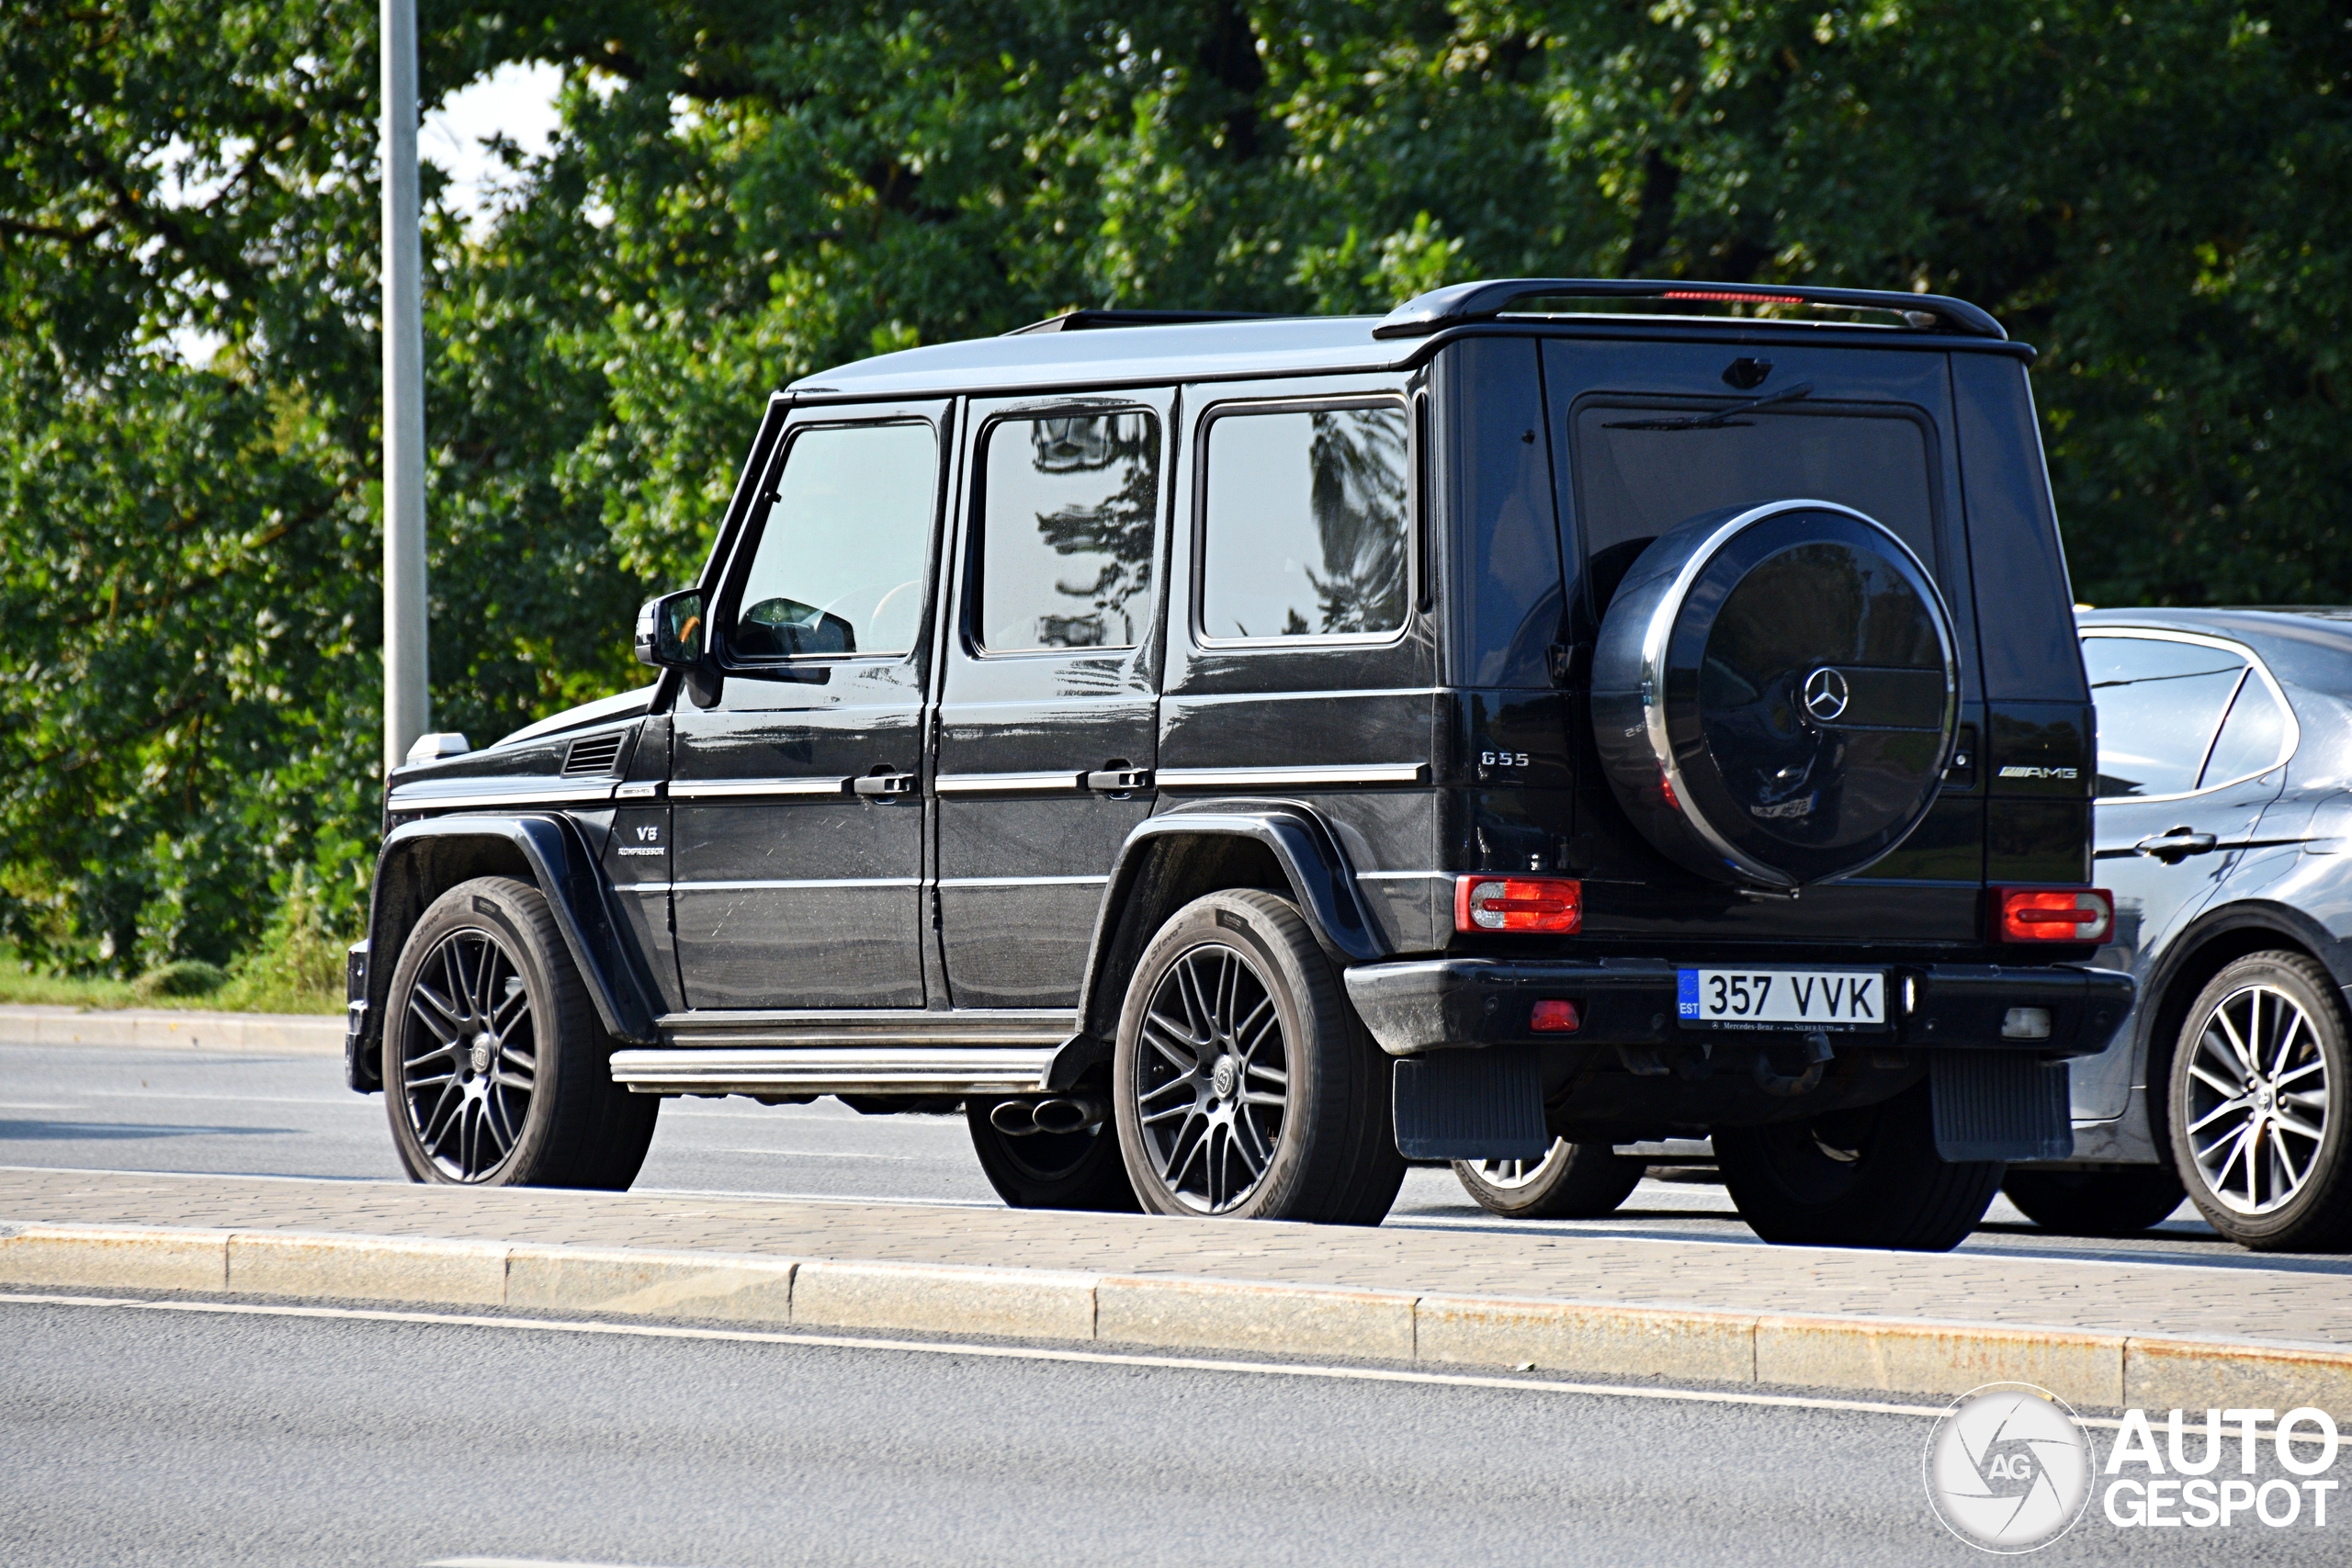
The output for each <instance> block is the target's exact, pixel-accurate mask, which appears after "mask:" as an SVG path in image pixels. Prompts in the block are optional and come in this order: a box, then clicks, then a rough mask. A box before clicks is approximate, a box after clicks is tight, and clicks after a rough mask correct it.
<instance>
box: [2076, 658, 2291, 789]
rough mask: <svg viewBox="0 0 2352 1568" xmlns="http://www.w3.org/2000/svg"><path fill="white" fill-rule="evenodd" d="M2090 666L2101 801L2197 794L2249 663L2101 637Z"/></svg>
mask: <svg viewBox="0 0 2352 1568" xmlns="http://www.w3.org/2000/svg"><path fill="white" fill-rule="evenodd" d="M2083 664H2084V667H2085V668H2086V669H2087V670H2088V671H2089V672H2090V678H2091V700H2092V701H2093V702H2095V703H2097V704H2098V793H2099V795H2100V796H2101V798H2111V797H2115V796H2131V795H2186V794H2188V792H2189V791H2190V790H2192V789H2195V788H2196V787H2197V776H2198V774H2199V772H2200V771H2201V770H2202V769H2203V768H2204V765H2205V754H2206V753H2207V752H2208V751H2209V750H2211V749H2212V744H2213V732H2214V731H2215V730H2216V729H2218V728H2221V724H2222V714H2223V713H2225V712H2227V711H2228V709H2229V705H2230V699H2231V698H2232V697H2233V696H2235V695H2236V694H2237V689H2238V682H2241V681H2243V680H2244V679H2245V674H2246V662H2245V660H2244V659H2241V658H2240V657H2238V656H2237V655H2236V654H2234V653H2231V652H2229V651H2227V650H2226V649H2218V648H2207V647H2204V646H2203V645H2201V644H2199V643H2190V642H2160V641H2158V640H2156V639H2155V638H2153V637H2086V638H2084V639H2083ZM2256 683H2257V684H2258V683H2259V682H2256Z"/></svg>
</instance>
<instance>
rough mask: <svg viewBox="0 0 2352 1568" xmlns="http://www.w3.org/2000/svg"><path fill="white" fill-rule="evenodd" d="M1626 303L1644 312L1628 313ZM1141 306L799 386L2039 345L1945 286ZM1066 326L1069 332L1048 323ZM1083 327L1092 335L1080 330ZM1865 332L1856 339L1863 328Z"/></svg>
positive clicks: (934, 349) (913, 391)
mask: <svg viewBox="0 0 2352 1568" xmlns="http://www.w3.org/2000/svg"><path fill="white" fill-rule="evenodd" d="M1587 299H1589V300H1593V301H1596V302H1600V301H1611V302H1614V303H1615V304H1616V305H1617V306H1619V307H1620V308H1619V309H1616V310H1608V309H1605V308H1601V309H1596V310H1593V311H1592V312H1591V313H1585V312H1582V311H1577V310H1569V311H1559V310H1541V311H1532V312H1529V313H1524V314H1509V315H1506V313H1505V312H1506V311H1507V310H1509V309H1510V307H1511V306H1513V305H1516V304H1519V303H1521V302H1522V301H1529V300H1567V301H1577V300H1587ZM1678 301H1690V302H1692V303H1694V304H1703V305H1706V306H1710V307H1718V308H1720V307H1724V306H1726V305H1729V306H1742V305H1747V306H1751V307H1752V308H1757V309H1782V308H1787V307H1792V306H1794V307H1804V308H1812V309H1816V310H1830V311H1844V312H1848V313H1854V312H1860V313H1862V314H1865V315H1874V316H1883V317H1885V318H1887V319H1888V321H1891V322H1894V323H1896V324H1893V325H1875V324H1862V323H1860V322H1855V321H1810V320H1786V319H1773V318H1768V317H1754V316H1746V317H1742V316H1724V315H1721V314H1693V313H1691V312H1690V311H1689V310H1687V309H1686V310H1682V311H1678V310H1676V309H1675V306H1676V303H1677V302H1678ZM1624 307H1637V308H1638V309H1639V310H1640V312H1641V313H1639V314H1629V313H1627V311H1626V310H1625V309H1623V308H1624ZM1147 314H1148V313H1147V312H1141V311H1073V312H1071V313H1070V315H1069V316H1067V317H1062V318H1057V320H1056V321H1052V322H1039V323H1037V326H1036V327H1035V328H1023V329H1021V330H1019V331H1017V332H1013V333H1007V334H1006V335H1004V336H1002V337H988V338H972V339H967V340H966V341H964V342H961V343H944V344H932V345H929V346H926V347H922V348H910V349H905V350H902V351H900V352H899V353H897V354H885V355H878V356H876V357H875V358H872V359H861V360H857V361H855V362H854V363H852V364H848V365H842V366H838V367H834V368H832V369H830V370H823V371H820V372H818V373H817V374H815V375H812V376H805V377H802V378H800V379H799V380H797V381H794V382H793V383H791V385H790V386H789V387H788V388H787V389H786V390H789V391H792V392H795V393H816V394H824V393H837V394H842V395H854V396H860V397H874V396H892V395H897V396H906V397H936V396H944V395H946V394H948V393H952V392H958V391H967V390H969V389H973V388H975V387H988V388H990V389H1003V390H1006V391H1019V390H1023V389H1040V390H1042V389H1047V388H1057V387H1061V388H1068V387H1084V386H1117V385H1122V384H1129V385H1132V384H1138V383H1140V384H1152V383H1160V384H1164V383H1167V382H1169V381H1172V380H1186V381H1196V380H1235V379H1247V378H1255V377H1272V376H1295V375H1301V374H1308V375H1312V374H1317V373H1321V374H1338V373H1343V372H1347V371H1375V372H1376V371H1397V370H1403V369H1407V368H1409V367H1411V366H1413V365H1414V364H1416V363H1418V362H1419V360H1420V359H1422V358H1423V357H1424V356H1425V355H1427V354H1428V353H1429V351H1430V347H1431V346H1432V344H1433V342H1434V341H1435V337H1436V334H1440V333H1445V332H1448V331H1451V330H1453V329H1457V328H1465V327H1469V328H1475V327H1478V326H1481V325H1489V324H1491V323H1493V322H1495V321H1498V320H1502V321H1509V322H1510V325H1511V326H1512V327H1513V328H1514V329H1516V330H1519V331H1526V330H1528V329H1529V328H1531V327H1540V328H1544V329H1547V330H1551V331H1562V330H1576V331H1584V332H1605V333H1611V334H1616V333H1625V332H1627V331H1634V332H1639V333H1642V334H1644V335H1645V336H1649V335H1657V334H1659V333H1671V334H1674V335H1678V336H1681V335H1690V336H1699V337H1711V338H1720V337H1724V336H1725V335H1727V334H1728V335H1730V336H1732V337H1734V338H1736V339H1738V340H1743V341H1752V340H1754V339H1756V338H1758V337H1759V336H1776V337H1781V338H1786V337H1787V336H1788V335H1790V334H1792V333H1804V334H1808V335H1809V334H1815V333H1824V332H1831V333H1840V334H1843V335H1844V337H1845V340H1846V341H1848V342H1858V343H1871V344H1873V345H1874V346H1898V345H1899V346H1905V347H1912V346H1917V347H1933V348H1937V349H1951V348H1992V349H1997V350H2001V351H2006V352H2009V353H2016V354H2029V355H2030V352H2031V351H2030V350H2028V349H2025V348H2024V346H2023V345H2022V344H2012V343H2009V342H2007V340H2006V338H2005V337H2004V336H2003V334H2002V332H2001V329H2000V326H1999V324H1998V323H1997V322H1996V321H1994V320H1993V319H1992V318H1991V317H1990V316H1987V315H1986V314H1985V312H1984V311H1982V310H1978V309H1976V308H1975V307H1974V306H1973V305H1969V304H1966V303H1965V302H1963V301H1961V300H1957V299H1943V298H1941V297H1939V296H1936V295H1914V294H1893V293H1883V292H1873V291H1871V290H1865V289H1843V288H1800V287H1795V286H1789V287H1786V288H1783V287H1780V286H1774V287H1771V288H1764V287H1758V286H1752V285H1741V284H1705V285H1697V286H1693V285H1683V284H1672V283H1649V282H1641V281H1629V280H1623V279H1574V278H1567V279H1561V278H1521V279H1507V280H1502V281H1498V282H1484V283H1476V284H1453V285H1449V286H1447V287H1446V288H1440V289H1434V290H1431V291H1430V293H1427V294H1424V295H1421V296H1420V297H1419V298H1418V299H1410V300H1408V301H1406V302H1405V303H1404V304H1402V305H1399V306H1397V309H1396V310H1392V311H1390V312H1389V313H1388V314H1387V315H1385V316H1278V317H1254V318H1234V319H1228V320H1221V321H1220V320H1203V319H1201V316H1202V314H1203V313H1201V312H1181V313H1180V312H1171V313H1169V314H1168V315H1167V316H1165V317H1164V318H1163V319H1162V321H1159V322H1155V323H1153V324H1149V325H1141V324H1129V323H1131V322H1134V321H1136V320H1137V319H1138V318H1141V317H1144V316H1146V315H1147ZM1047 327H1059V328H1061V329H1062V330H1057V331H1046V330H1040V329H1044V328H1047ZM1071 329H1084V330H1071ZM1858 334H1859V335H1858Z"/></svg>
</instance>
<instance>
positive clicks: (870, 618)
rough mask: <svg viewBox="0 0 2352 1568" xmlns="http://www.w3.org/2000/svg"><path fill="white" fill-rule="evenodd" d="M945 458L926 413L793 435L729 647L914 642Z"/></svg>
mask: <svg viewBox="0 0 2352 1568" xmlns="http://www.w3.org/2000/svg"><path fill="white" fill-rule="evenodd" d="M938 466H939V446H938V443H937V442H936V441H935V440H934V439H933V435H932V431H931V426H929V425H928V424H870V425H853V426H840V425H836V426H830V427H820V428H817V429H813V430H803V431H802V432H801V433H800V434H798V435H797V436H796V437H795V438H794V440H793V443H792V446H791V449H790V451H789V452H788V453H787V454H786V458H785V465H784V473H783V476H782V477H781V479H779V480H778V482H777V485H776V491H777V496H776V500H775V503H774V504H772V505H771V506H770V507H769V508H768V514H767V518H766V520H765V522H764V523H763V525H762V526H761V529H760V542H759V547H758V550H757V553H756V554H754V555H753V556H752V567H751V570H750V571H749V572H747V573H746V574H745V575H744V579H743V587H742V591H741V592H740V593H739V594H738V595H737V596H736V603H737V604H740V605H741V614H740V615H737V617H736V619H735V624H734V626H732V627H731V628H730V630H729V638H728V647H729V650H730V651H731V652H733V653H735V654H736V655H738V656H739V657H741V658H746V659H774V658H782V657H787V656H791V655H798V654H825V653H904V652H906V651H907V650H908V649H911V648H913V647H914V645H915V631H916V624H917V622H918V620H919V619H920V618H921V616H922V572H923V553H924V547H925V546H926V545H927V544H928V542H929V539H930V535H931V513H932V502H933V497H934V496H935V495H936V494H937V491H938V485H937V479H938Z"/></svg>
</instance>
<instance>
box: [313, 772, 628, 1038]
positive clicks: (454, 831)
mask: <svg viewBox="0 0 2352 1568" xmlns="http://www.w3.org/2000/svg"><path fill="white" fill-rule="evenodd" d="M518 856H519V858H520V860H521V862H522V868H527V870H528V872H529V875H530V880H531V881H532V882H534V883H536V884H537V886H538V889H539V891H540V892H541V893H542V894H544V895H546V897H547V901H548V908H549V909H550V910H551V911H552V912H553V913H554V915H555V922H556V928H557V929H558V930H559V931H562V932H563V941H564V945H565V946H566V947H567V948H569V949H570V950H571V962H572V963H573V964H575V965H576V966H577V967H578V968H579V970H580V978H581V981H582V984H583V985H585V986H586V987H588V996H589V998H590V1000H592V1001H593V1002H594V1003H595V1007H596V1017H597V1019H598V1020H599V1021H601V1022H602V1023H603V1024H604V1026H605V1032H607V1033H609V1034H611V1035H612V1036H613V1037H614V1038H615V1039H616V1040H623V1041H627V1042H628V1043H630V1044H633V1045H651V1044H654V1043H657V1041H656V1038H655V1034H654V1030H653V1009H652V1008H651V1007H650V1005H649V1004H648V1003H647V1000H646V998H647V995H648V991H647V988H646V987H645V985H644V983H643V981H642V980H641V978H640V977H639V976H638V974H637V972H636V968H635V965H634V964H632V963H631V962H630V960H629V957H628V950H627V948H626V947H624V946H623V944H622V943H621V942H620V940H619V937H618V928H617V925H616V921H615V920H614V919H613V915H612V911H611V909H610V908H607V906H606V904H605V885H604V878H603V877H602V876H601V875H600V874H598V872H597V870H596V863H595V859H594V856H593V855H591V854H590V853H589V852H588V846H587V844H586V842H585V841H584V840H582V836H581V832H580V829H578V828H577V827H576V826H574V825H573V824H572V823H571V822H570V821H568V820H566V819H565V818H560V817H554V816H531V817H469V816H451V817H434V818H426V819H424V821H421V822H410V823H406V824H403V825H402V826H401V827H399V828H395V829H392V831H391V834H390V836H389V837H387V838H386V839H385V840H384V847H383V851H382V852H381V853H379V855H378V856H377V857H376V884H375V889H374V892H373V894H372V896H371V897H370V898H369V901H368V1010H367V1012H366V1013H365V1014H364V1015H363V1021H362V1026H361V1038H360V1041H359V1047H360V1055H361V1059H362V1060H367V1059H369V1058H370V1057H371V1056H372V1054H373V1050H374V1047H375V1046H377V1045H378V1044H379V1043H381V1041H382V1039H383V1029H384V1010H385V1005H386V1000H387V998H388V997H389V995H390V991H391V985H392V971H393V969H394V968H395V967H397V966H398V964H399V963H400V954H401V945H402V944H403V943H404V942H407V940H408V933H409V932H410V931H411V930H413V928H414V927H415V925H416V922H417V920H418V919H419V918H420V917H422V916H423V915H424V910H425V907H426V906H427V905H429V904H431V903H432V902H433V900H434V899H435V898H437V897H440V896H441V895H442V894H443V893H445V892H447V891H448V889H449V888H451V887H454V886H457V885H458V883H460V882H464V881H467V880H469V878H471V877H473V876H477V875H483V874H494V872H495V870H497V869H499V868H500V867H501V866H502V864H503V867H504V868H505V869H507V870H508V871H510V872H512V871H513V870H515V869H518V868H516V867H515V864H514V863H515V859H516V857H518ZM485 862H487V864H485Z"/></svg>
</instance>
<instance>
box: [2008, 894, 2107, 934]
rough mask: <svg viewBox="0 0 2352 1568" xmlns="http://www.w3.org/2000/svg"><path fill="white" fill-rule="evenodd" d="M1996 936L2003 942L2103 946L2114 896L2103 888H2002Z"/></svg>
mask: <svg viewBox="0 0 2352 1568" xmlns="http://www.w3.org/2000/svg"><path fill="white" fill-rule="evenodd" d="M1999 908H2000V919H1999V921H1998V923H1997V928H1996V931H1995V934H1996V936H1998V937H1999V939H2000V940H2001V941H2003V942H2105V941H2106V940H2107V939H2108V936H2109V933H2110V932H2112V931H2114V930H2115V895H2113V894H2112V893H2109V892H2108V891H2107V889H2105V888H2103V887H2004V888H2002V889H2000V906H1999Z"/></svg>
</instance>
